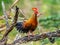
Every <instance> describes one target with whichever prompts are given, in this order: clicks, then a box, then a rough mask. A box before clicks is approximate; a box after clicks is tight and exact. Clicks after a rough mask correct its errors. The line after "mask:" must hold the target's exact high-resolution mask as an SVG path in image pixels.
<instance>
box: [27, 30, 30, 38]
mask: <svg viewBox="0 0 60 45" xmlns="http://www.w3.org/2000/svg"><path fill="white" fill-rule="evenodd" d="M30 34H31V33H30V31H28V33H27V35H28V39H29V38H30Z"/></svg>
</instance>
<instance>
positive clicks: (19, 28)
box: [15, 22, 22, 32]
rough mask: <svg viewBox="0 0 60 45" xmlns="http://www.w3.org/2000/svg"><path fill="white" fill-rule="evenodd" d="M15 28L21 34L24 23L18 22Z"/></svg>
mask: <svg viewBox="0 0 60 45" xmlns="http://www.w3.org/2000/svg"><path fill="white" fill-rule="evenodd" d="M15 27H16V29H17V30H18V31H19V32H21V31H22V22H17V23H16V25H15Z"/></svg>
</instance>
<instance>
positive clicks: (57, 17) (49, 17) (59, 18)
mask: <svg viewBox="0 0 60 45" xmlns="http://www.w3.org/2000/svg"><path fill="white" fill-rule="evenodd" d="M2 1H4V3H5V6H6V10H8V9H9V7H10V6H11V4H12V3H13V2H14V1H15V0H0V16H1V15H3V11H2V5H1V2H2ZM16 5H18V7H19V8H21V9H22V10H23V11H24V13H25V16H26V17H27V18H29V17H30V16H31V15H32V10H31V8H32V7H37V8H38V9H39V12H43V13H44V14H43V15H42V16H41V17H39V23H40V26H41V27H43V28H44V29H46V30H51V31H53V30H54V31H55V29H58V28H60V0H20V1H19V2H18V3H17V4H16ZM11 15H12V14H11ZM2 22H3V23H5V20H0V23H2ZM36 30H37V29H36ZM37 32H39V31H37ZM37 32H36V33H37ZM17 33H18V32H17V31H16V29H15V28H14V29H13V31H12V32H11V33H10V34H9V38H10V39H11V40H13V39H14V37H15V36H16V34H17ZM23 35H24V34H23ZM11 40H10V41H11ZM10 41H8V42H10ZM27 45H28V43H27ZM29 45H60V39H59V38H56V42H55V43H54V44H51V43H49V40H48V39H45V40H42V41H37V42H33V44H31V42H29Z"/></svg>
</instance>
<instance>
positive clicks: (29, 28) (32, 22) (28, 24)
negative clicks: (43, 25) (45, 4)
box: [16, 8, 38, 36]
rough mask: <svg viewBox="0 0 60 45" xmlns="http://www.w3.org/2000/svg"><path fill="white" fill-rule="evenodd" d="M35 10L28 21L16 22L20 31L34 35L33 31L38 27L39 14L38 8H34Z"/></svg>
mask: <svg viewBox="0 0 60 45" xmlns="http://www.w3.org/2000/svg"><path fill="white" fill-rule="evenodd" d="M32 10H33V15H32V16H31V17H30V18H29V19H27V20H26V21H22V22H17V23H16V28H17V30H18V31H19V32H22V33H27V34H28V36H29V35H34V34H33V31H34V30H35V29H36V27H37V24H38V22H37V14H38V9H37V8H32Z"/></svg>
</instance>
